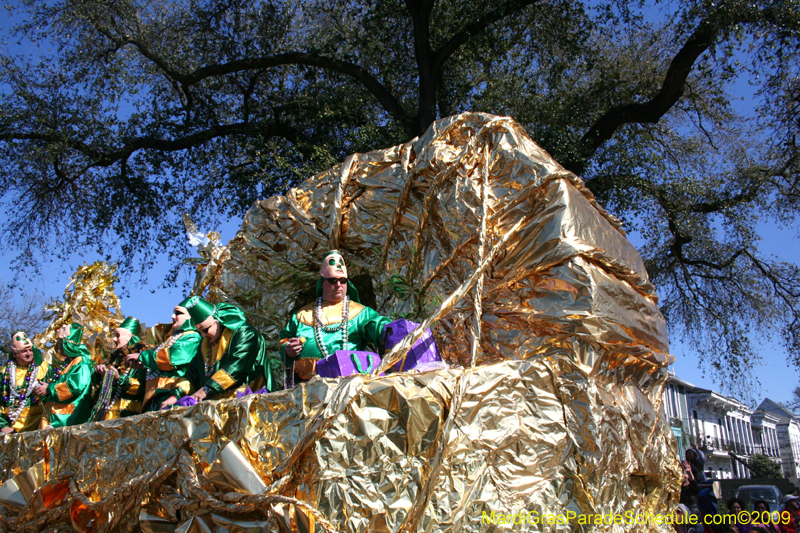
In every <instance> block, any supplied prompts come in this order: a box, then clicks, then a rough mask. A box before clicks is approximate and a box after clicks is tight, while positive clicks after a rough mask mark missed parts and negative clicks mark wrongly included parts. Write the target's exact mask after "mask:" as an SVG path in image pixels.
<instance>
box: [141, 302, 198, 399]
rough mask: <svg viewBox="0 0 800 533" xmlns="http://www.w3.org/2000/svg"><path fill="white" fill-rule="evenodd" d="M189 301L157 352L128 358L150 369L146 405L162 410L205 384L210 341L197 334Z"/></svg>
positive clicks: (175, 312)
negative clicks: (187, 306) (205, 360)
mask: <svg viewBox="0 0 800 533" xmlns="http://www.w3.org/2000/svg"><path fill="white" fill-rule="evenodd" d="M189 300H190V298H187V299H186V300H184V301H182V302H181V303H179V304H178V305H176V306H175V309H174V310H173V313H172V329H171V330H170V334H169V337H167V339H166V340H165V341H164V342H162V343H161V344H160V345H158V346H157V347H156V348H155V349H153V350H145V351H143V352H141V353H134V354H130V355H129V356H128V363H129V364H131V365H135V366H143V367H144V368H145V369H147V375H148V378H147V386H146V392H145V399H144V405H145V407H144V408H145V410H146V411H158V410H160V409H163V408H165V407H167V406H170V405H173V404H174V403H176V402H177V401H178V400H179V399H181V398H183V397H184V396H187V395H189V394H192V393H193V392H195V391H196V390H197V389H198V388H200V386H202V385H203V383H204V382H205V377H204V368H203V347H204V346H206V345H207V342H205V341H204V340H203V338H202V337H201V336H200V334H199V333H198V332H197V330H196V328H195V325H194V322H192V317H191V316H190V315H189V311H188V310H187V309H186V304H187V302H188V301H189Z"/></svg>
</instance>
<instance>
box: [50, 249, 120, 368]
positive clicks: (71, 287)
mask: <svg viewBox="0 0 800 533" xmlns="http://www.w3.org/2000/svg"><path fill="white" fill-rule="evenodd" d="M116 272H117V267H116V265H113V264H109V263H106V262H104V261H96V262H94V263H92V264H91V265H83V266H81V267H79V268H78V270H76V271H75V273H74V274H73V275H72V278H71V279H70V281H69V283H68V284H67V287H66V289H64V296H63V300H62V301H57V300H55V301H52V302H50V303H48V304H47V305H46V306H45V312H48V313H50V320H51V321H50V325H49V326H48V327H47V329H46V330H45V331H44V333H42V334H40V335H36V337H35V338H34V343H36V345H37V346H38V347H39V348H40V349H41V350H42V351H43V352H45V353H49V352H50V350H51V349H52V347H53V346H54V345H55V343H56V341H57V340H58V337H57V332H58V329H59V328H60V327H61V326H64V325H68V324H72V323H73V322H77V323H78V324H80V325H82V326H83V341H84V343H85V344H86V346H87V348H89V352H90V353H91V354H92V361H93V362H95V363H98V362H100V360H101V359H102V358H103V356H104V354H110V353H111V352H113V351H114V347H115V346H114V339H113V338H112V335H111V334H110V332H111V331H112V330H113V329H114V327H116V325H118V324H119V323H121V322H122V320H123V319H124V316H123V315H122V312H121V310H120V302H119V297H117V295H116V293H115V292H114V283H115V282H116V281H117V274H116ZM50 357H51V358H52V354H50Z"/></svg>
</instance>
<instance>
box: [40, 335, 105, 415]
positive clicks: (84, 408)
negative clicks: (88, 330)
mask: <svg viewBox="0 0 800 533" xmlns="http://www.w3.org/2000/svg"><path fill="white" fill-rule="evenodd" d="M73 325H74V324H73ZM79 333H80V332H79ZM73 346H80V347H82V348H83V351H85V352H86V353H85V355H83V354H80V353H79V354H78V355H76V356H75V357H76V358H77V359H78V360H77V361H76V362H75V364H73V365H72V366H71V367H70V368H69V369H68V370H66V371H64V372H62V373H61V375H60V376H59V377H58V380H57V381H55V382H53V383H50V385H48V386H47V393H46V394H45V396H44V398H43V401H44V403H45V404H47V403H52V404H54V405H51V406H47V405H45V410H44V411H45V416H47V417H48V418H49V423H50V424H51V425H52V426H53V427H64V426H74V425H76V424H83V423H84V422H86V421H87V420H89V416H90V415H91V414H92V403H93V402H92V372H93V370H94V367H93V366H92V359H91V357H89V351H88V350H87V349H86V346H84V345H83V344H80V345H73ZM76 351H80V350H76ZM60 383H66V385H67V387H68V389H69V392H70V394H71V397H70V398H67V399H65V400H64V401H63V402H62V401H61V400H59V399H58V394H57V393H56V386H58V385H59V384H60ZM70 404H72V405H74V406H75V408H74V410H73V412H72V413H69V414H64V415H59V414H55V413H53V411H52V409H53V407H58V408H63V407H66V406H68V405H70Z"/></svg>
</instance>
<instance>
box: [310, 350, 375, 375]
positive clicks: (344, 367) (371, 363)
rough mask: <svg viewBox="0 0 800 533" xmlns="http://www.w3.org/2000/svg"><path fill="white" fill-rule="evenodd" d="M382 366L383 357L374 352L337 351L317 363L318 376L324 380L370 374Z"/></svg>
mask: <svg viewBox="0 0 800 533" xmlns="http://www.w3.org/2000/svg"><path fill="white" fill-rule="evenodd" d="M380 364H381V356H380V355H378V354H376V353H372V352H362V351H353V350H336V353H334V354H333V355H329V356H328V357H326V358H325V359H320V360H319V361H317V374H318V375H320V376H321V377H323V378H338V377H340V376H349V375H351V374H369V373H370V372H372V371H373V370H375V369H376V368H378V367H379V366H380Z"/></svg>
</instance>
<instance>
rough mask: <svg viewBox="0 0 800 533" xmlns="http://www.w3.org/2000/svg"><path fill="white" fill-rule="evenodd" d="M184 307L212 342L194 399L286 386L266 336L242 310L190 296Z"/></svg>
mask: <svg viewBox="0 0 800 533" xmlns="http://www.w3.org/2000/svg"><path fill="white" fill-rule="evenodd" d="M185 307H186V309H187V310H188V311H189V315H190V316H191V317H192V320H193V321H194V323H195V324H196V327H197V331H198V332H199V333H200V334H201V335H202V336H203V337H204V338H205V339H207V340H208V343H209V354H208V357H207V359H206V361H205V368H206V369H207V372H206V376H207V377H206V379H205V381H204V383H203V386H202V387H201V388H200V389H199V390H197V391H196V392H195V393H194V394H192V398H194V399H195V400H197V401H202V400H205V399H211V400H216V399H219V398H231V397H233V396H234V395H235V394H236V391H237V390H244V389H245V386H247V387H250V389H251V390H252V391H256V390H259V389H261V388H264V387H266V389H267V391H269V392H272V391H275V390H278V389H280V388H282V387H283V380H281V379H279V378H276V375H279V374H280V371H276V368H275V366H276V365H275V361H274V360H273V358H272V357H271V356H270V354H269V353H268V352H267V346H266V341H265V340H264V337H263V336H262V335H261V333H260V332H259V331H258V330H257V329H256V328H254V327H253V326H251V325H250V324H249V323H248V322H247V319H246V318H245V316H244V313H242V311H241V309H239V308H238V307H236V306H234V305H231V304H226V303H218V304H217V305H211V304H210V303H208V302H207V301H205V300H204V299H203V298H200V297H199V296H193V297H191V298H189V299H188V300H187V301H186V303H185Z"/></svg>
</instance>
